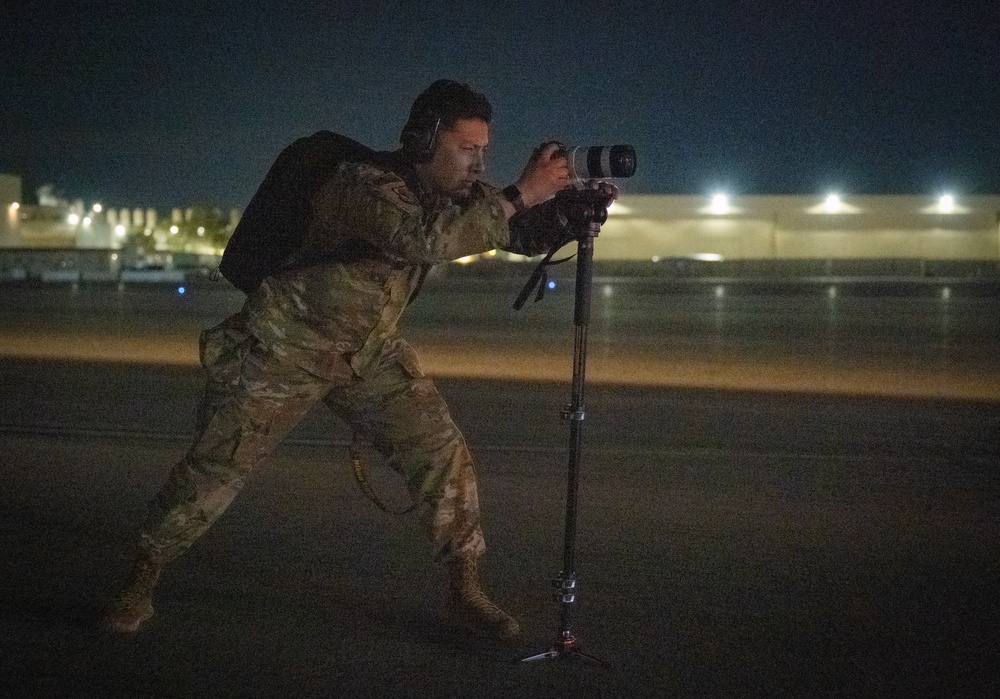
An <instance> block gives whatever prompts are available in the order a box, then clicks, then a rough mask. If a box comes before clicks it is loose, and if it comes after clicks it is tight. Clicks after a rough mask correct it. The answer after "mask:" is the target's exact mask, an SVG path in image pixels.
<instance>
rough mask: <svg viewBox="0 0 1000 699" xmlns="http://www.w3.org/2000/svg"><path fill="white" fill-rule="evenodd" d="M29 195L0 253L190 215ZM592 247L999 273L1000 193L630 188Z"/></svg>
mask: <svg viewBox="0 0 1000 699" xmlns="http://www.w3.org/2000/svg"><path fill="white" fill-rule="evenodd" d="M21 196H22V194H21V182H20V179H19V178H17V177H15V176H12V175H0V203H2V205H3V208H4V212H5V214H6V215H5V216H4V217H3V221H2V224H0V254H2V253H3V250H2V249H3V248H7V249H8V252H11V251H13V250H14V249H16V250H19V251H21V252H22V253H25V252H27V251H29V250H36V251H39V252H40V251H42V250H62V251H64V252H66V251H69V250H76V251H83V250H91V251H93V252H94V253H98V252H99V251H104V252H105V254H107V253H108V251H115V250H120V249H123V248H128V247H129V245H130V243H131V244H132V245H133V247H135V245H136V244H138V245H139V246H140V247H142V246H143V245H144V246H145V248H146V249H148V251H149V252H154V251H156V250H160V251H162V250H164V249H167V248H169V245H168V243H169V241H168V240H166V238H165V236H168V235H169V233H168V232H165V231H169V230H174V231H175V230H176V224H178V223H181V222H182V221H185V220H189V219H190V217H191V215H192V214H191V210H190V209H187V210H181V209H175V210H174V211H172V212H171V215H170V217H169V218H166V219H164V220H159V219H158V216H157V212H156V211H155V210H153V209H148V208H134V209H131V210H130V209H127V208H121V209H114V208H102V207H101V206H100V205H90V206H89V207H88V206H85V205H84V203H83V202H82V201H76V202H73V203H67V202H59V201H46V202H42V201H40V203H39V204H38V205H35V206H30V207H29V206H24V205H22V204H21ZM237 220H238V213H237V212H235V211H234V212H230V214H229V222H228V223H229V226H228V228H229V230H231V229H232V227H234V226H235V223H236V221H237ZM158 223H160V224H162V225H159V226H158V225H157V224H158ZM171 224H174V225H173V226H171ZM168 226H169V228H168ZM144 238H145V239H144ZM205 242H208V241H205ZM220 245H221V243H220ZM215 252H216V253H217V252H218V250H217V249H216V250H215ZM199 253H200V255H201V257H202V258H204V257H205V256H206V255H208V256H211V255H212V254H213V253H212V250H211V249H207V250H200V251H199ZM8 257H9V255H8ZM500 257H501V258H504V259H512V256H506V255H501V256H500ZM594 258H595V260H596V261H598V262H606V263H624V262H629V263H643V262H645V263H663V265H664V266H665V267H671V268H672V269H673V270H674V271H677V272H684V271H685V270H695V269H698V270H705V269H710V270H716V271H721V270H725V271H726V273H729V274H732V273H734V272H737V271H740V270H742V272H743V273H746V274H753V273H755V271H756V272H760V273H765V274H766V273H767V272H768V270H772V271H773V270H775V269H781V270H784V273H791V274H793V275H794V274H798V275H799V276H801V275H802V274H811V275H817V274H824V273H825V274H854V275H862V276H863V275H872V276H879V275H882V276H885V275H893V274H896V275H904V276H914V275H917V276H928V274H930V273H931V272H930V270H932V269H949V270H951V272H950V273H951V274H953V275H954V274H957V275H958V276H964V275H968V274H973V275H983V274H989V275H994V276H995V275H998V274H1000V196H969V197H960V196H957V195H940V196H934V197H924V196H860V195H859V196H848V195H836V194H823V195H816V196H746V197H728V196H726V195H723V194H715V195H713V196H710V197H699V196H677V195H657V194H633V195H629V194H626V195H624V196H622V197H621V199H620V200H619V201H617V202H615V204H614V205H613V206H612V207H611V209H610V211H609V216H608V220H607V222H606V223H605V224H604V225H603V226H602V229H601V232H600V235H599V237H598V240H597V241H596V242H595V247H594ZM108 259H110V257H109V258H108ZM114 259H115V260H116V261H118V256H117V255H114ZM478 259H479V258H478V257H477V258H473V259H468V260H465V262H476V261H478ZM118 264H121V261H119V262H118Z"/></svg>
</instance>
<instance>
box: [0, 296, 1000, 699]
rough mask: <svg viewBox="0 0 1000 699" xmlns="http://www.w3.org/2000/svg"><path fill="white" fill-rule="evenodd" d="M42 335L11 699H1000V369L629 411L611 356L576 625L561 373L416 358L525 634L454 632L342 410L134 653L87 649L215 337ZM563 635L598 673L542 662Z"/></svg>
mask: <svg viewBox="0 0 1000 699" xmlns="http://www.w3.org/2000/svg"><path fill="white" fill-rule="evenodd" d="M34 317H35V315H33V314H31V313H27V312H25V314H23V315H22V316H19V318H20V320H18V321H17V324H8V325H7V326H6V329H5V330H4V331H3V332H0V355H2V356H3V359H2V361H0V386H2V389H3V390H2V391H0V464H2V467H0V474H2V477H3V480H4V483H3V488H0V628H2V630H3V633H2V634H0V697H11V698H20V697H43V698H49V697H53V698H55V697H145V698H153V697H156V698H161V697H162V698H165V697H172V698H181V697H185V698H196V697H197V698H201V697H211V698H214V697H261V698H271V697H277V698H280V699H285V698H290V697H295V698H297V697H338V698H339V697H390V698H395V697H414V698H425V697H426V698H439V697H440V698H444V697H463V698H481V697H482V698H488V697H498V698H499V697H505V698H511V699H518V698H520V697H525V698H527V697H530V698H541V699H549V698H563V697H567V698H569V697H580V698H584V699H585V698H589V697H628V698H634V697H679V698H687V697H900V698H904V697H905V698H912V697H969V698H976V699H980V698H985V697H995V696H1000V677H998V675H997V673H996V668H997V666H998V660H1000V653H998V651H997V648H998V644H1000V601H998V600H1000V598H998V597H997V595H996V594H995V591H996V588H997V577H998V573H1000V477H998V473H997V465H998V464H1000V439H997V437H998V436H1000V398H998V394H997V393H996V385H997V383H996V382H997V378H996V372H995V371H991V370H990V369H989V367H988V364H985V363H977V364H956V363H954V362H924V363H923V364H919V363H917V362H913V365H912V366H911V367H909V369H908V365H907V362H908V361H909V360H904V361H902V362H901V363H900V362H896V363H892V362H887V363H883V364H880V363H879V362H878V361H874V360H873V361H871V362H870V363H869V364H867V365H865V366H854V365H852V366H843V365H839V364H837V363H836V362H833V361H829V358H828V357H827V358H824V357H820V358H819V359H820V360H821V361H815V362H813V363H812V364H810V363H809V362H808V361H804V362H803V363H802V364H801V365H796V364H794V363H793V362H782V361H778V360H777V359H775V360H774V361H773V363H772V364H770V365H768V364H767V363H766V362H756V361H749V362H747V363H746V364H743V365H739V364H733V363H732V362H727V361H721V360H720V358H719V357H713V356H707V355H705V354H700V355H692V356H691V357H690V360H691V364H690V365H685V364H684V363H683V362H682V361H675V360H677V357H664V356H661V357H660V358H659V359H657V358H656V357H647V358H645V359H643V358H642V357H641V356H640V355H635V356H632V357H631V358H630V360H629V361H630V364H629V366H631V367H633V368H632V369H629V370H628V373H627V376H629V377H634V380H633V381H632V382H631V383H628V384H625V383H622V382H621V380H620V379H619V380H617V381H616V380H615V378H614V376H613V375H612V374H611V373H610V372H609V371H608V370H607V369H606V368H604V367H607V366H608V364H607V362H608V361H609V359H608V358H607V357H605V356H603V351H602V349H601V347H600V345H599V343H598V346H597V347H596V348H595V351H594V354H593V357H592V359H593V364H592V366H593V382H592V384H589V385H588V395H587V406H588V413H587V419H586V421H585V433H584V453H583V468H582V472H581V481H580V485H581V488H580V494H579V497H580V499H579V509H578V518H579V522H578V529H577V531H576V536H575V538H574V546H573V550H574V553H575V563H576V565H575V568H576V571H575V572H576V573H577V581H578V594H577V598H576V601H575V602H573V603H572V604H571V605H569V607H568V623H565V624H564V623H563V619H561V612H562V611H563V607H562V605H561V604H560V603H559V602H557V601H556V600H555V599H554V598H553V589H552V586H551V579H552V578H553V577H556V576H557V575H558V574H559V573H560V570H561V566H562V562H563V555H564V546H565V539H564V525H565V502H566V500H565V497H566V486H567V451H566V444H567V441H566V435H567V428H566V424H565V423H564V422H562V421H561V420H560V419H559V418H558V412H559V408H560V407H561V405H562V402H563V401H564V400H565V397H566V392H567V387H566V384H565V373H566V371H565V368H562V369H558V368H555V367H554V365H551V364H550V365H546V364H545V362H546V361H548V362H552V361H553V360H552V357H551V356H548V358H546V357H547V355H550V354H551V352H548V351H541V350H540V351H539V352H538V354H537V355H535V354H531V353H527V354H526V353H525V352H526V350H524V348H522V349H521V350H520V351H514V348H512V346H505V345H504V344H503V343H502V342H501V343H495V344H491V345H490V346H489V347H486V348H485V350H482V349H481V350H480V360H481V361H480V362H479V363H478V364H477V363H475V362H473V361H472V360H471V359H464V358H463V356H462V355H458V354H448V353H447V352H446V351H445V349H444V348H445V347H447V346H448V343H447V342H443V341H442V342H435V338H438V340H440V339H441V338H443V337H444V335H442V333H435V332H429V331H425V333H424V334H423V335H422V336H421V333H420V332H417V333H414V334H415V335H416V336H417V337H418V339H419V340H420V341H421V345H420V348H421V352H422V353H423V356H424V359H425V365H426V366H427V367H428V368H429V369H430V370H431V371H432V372H434V373H435V376H437V377H438V385H439V388H440V389H441V390H442V392H443V393H444V394H445V396H446V397H447V399H448V401H449V404H450V405H451V407H452V411H453V414H454V415H455V416H456V418H457V419H458V421H459V424H460V425H461V427H462V429H463V431H464V433H465V435H466V437H467V438H468V440H469V443H470V445H471V446H472V449H473V452H474V454H475V455H476V457H477V462H478V468H479V480H480V488H481V494H482V505H483V518H484V527H485V530H486V536H487V541H488V547H489V550H488V553H487V556H486V558H485V559H484V568H485V579H486V584H487V588H488V590H489V591H490V592H491V594H492V595H493V596H494V597H495V599H496V600H497V601H498V602H500V603H501V604H502V605H503V606H504V607H505V608H507V609H508V610H509V611H511V612H512V613H513V614H514V615H515V616H516V617H518V619H519V620H520V621H521V622H522V627H523V634H522V636H521V637H520V638H519V639H517V640H516V641H515V642H512V643H505V644H504V643H497V642H494V641H491V640H489V639H484V638H480V637H477V636H474V635H470V634H468V633H465V632H460V631H457V630H455V629H453V628H451V627H449V626H448V625H447V624H446V623H444V622H443V621H442V619H441V618H440V614H439V610H440V607H441V601H442V599H443V591H444V583H445V579H444V571H443V570H442V569H441V568H440V567H438V566H436V565H435V564H434V563H433V562H432V561H430V560H429V558H428V555H427V545H426V543H425V541H424V538H423V534H422V531H421V528H420V526H419V522H418V519H417V516H416V515H414V514H411V515H406V516H394V515H389V514H386V513H383V512H381V511H379V510H378V509H376V508H375V507H374V506H373V505H372V504H371V503H370V502H368V501H367V500H366V499H365V497H364V495H363V494H362V493H361V492H360V490H359V489H358V488H357V485H356V484H355V483H354V482H353V479H352V476H351V474H350V471H349V468H348V467H347V465H346V454H345V451H346V449H345V447H346V443H347V437H348V435H347V434H346V431H345V430H344V428H343V427H342V426H341V425H339V424H338V423H337V422H336V421H335V420H333V419H332V418H330V417H329V416H328V415H326V414H324V413H322V411H320V412H317V413H314V414H312V415H310V417H309V418H308V419H307V421H306V422H305V423H304V424H303V425H302V426H301V427H300V428H299V429H298V430H297V431H296V432H295V434H294V435H293V436H292V437H291V438H290V439H289V440H287V441H286V442H285V443H283V444H282V446H281V447H280V448H279V449H278V450H277V452H276V453H275V454H274V455H273V456H272V457H271V458H270V459H269V460H268V461H267V462H266V464H265V465H264V466H262V467H261V468H260V469H259V470H258V471H257V472H256V473H255V474H254V477H253V479H252V481H251V483H250V485H249V486H248V487H247V488H246V490H245V491H244V492H243V494H242V495H241V496H240V498H238V499H237V501H236V503H235V504H234V505H233V506H232V507H231V508H230V509H229V510H228V511H227V512H226V514H225V515H224V516H223V518H222V519H221V520H220V521H219V522H218V523H217V524H216V525H215V526H214V527H213V528H212V529H211V530H210V531H209V533H208V534H207V535H206V536H205V537H203V538H202V539H201V540H200V541H199V542H198V544H197V545H196V546H195V547H194V548H193V549H192V550H191V551H190V552H188V553H187V554H185V555H184V556H182V557H181V558H179V559H178V560H177V561H176V562H175V563H174V564H173V565H172V566H171V567H170V569H169V570H168V571H167V573H166V575H165V576H164V578H163V581H162V582H161V585H160V586H159V587H158V589H157V595H156V599H155V603H156V616H155V617H154V618H153V619H152V620H151V622H150V623H149V624H148V625H147V627H145V628H144V629H143V630H141V631H140V632H139V633H138V634H135V635H129V636H118V635H113V634H109V633H106V632H104V631H101V630H100V629H99V628H98V625H97V623H96V622H97V619H98V618H99V614H100V610H101V609H102V608H103V606H104V605H105V604H107V602H108V601H109V600H110V599H111V598H112V596H113V594H114V593H115V591H116V590H117V588H118V586H119V584H120V582H121V579H122V578H123V576H124V575H125V573H126V572H127V569H128V566H129V564H130V561H131V548H130V544H131V540H132V536H133V532H134V529H135V527H136V526H137V524H138V523H139V522H140V521H141V518H142V515H143V512H144V507H145V503H146V502H147V501H148V499H149V497H151V496H152V494H153V493H154V492H155V490H156V488H157V487H158V486H159V485H160V483H161V482H162V479H163V477H164V476H165V473H166V470H167V469H168V468H169V466H170V465H171V464H172V463H173V462H174V461H176V460H177V459H178V458H179V457H180V455H181V454H182V453H183V450H184V449H185V448H186V446H187V439H188V433H189V430H190V422H191V418H192V411H193V408H194V404H195V401H196V399H197V394H198V391H199V388H200V383H201V377H200V374H199V371H198V370H197V368H196V366H194V363H193V360H192V357H191V355H190V352H191V346H192V345H193V341H192V340H193V335H191V334H190V333H188V332H187V329H184V332H181V331H176V330H174V331H171V330H170V329H162V328H161V329H159V330H157V332H153V330H148V329H144V328H141V327H140V328H138V329H137V326H136V323H138V321H134V322H133V321H130V323H132V325H128V326H119V325H115V323H117V322H118V321H115V323H111V327H109V328H105V329H104V330H106V332H104V333H103V335H102V334H99V333H95V334H94V335H93V337H92V340H93V341H92V342H91V341H90V340H88V339H87V335H86V333H83V334H81V331H82V330H83V329H85V328H79V327H73V326H74V325H75V324H78V323H79V324H82V325H85V326H86V327H92V326H93V324H94V322H95V321H94V320H93V319H92V318H88V319H87V321H86V323H82V322H78V320H77V319H76V318H77V317H76V316H75V315H73V314H64V315H63V316H61V318H60V319H59V320H58V321H53V323H41V322H39V323H37V324H36V322H35V320H33V318H34ZM196 320H197V319H196ZM199 322H200V321H199ZM53 324H54V325H55V326H58V327H53ZM15 325H16V326H17V329H16V331H14V330H12V329H11V328H12V327H14V326H15ZM447 327H454V326H447ZM447 332H452V331H451V330H448V331H447ZM184 333H187V334H186V338H185V340H184V341H182V340H181V339H180V338H181V336H182V335H184ZM102 338H103V339H102ZM449 339H450V340H452V341H453V342H452V344H455V343H457V344H459V345H463V344H471V345H475V344H476V343H475V342H470V343H463V342H459V341H458V340H457V339H456V338H454V337H451V338H449ZM185 342H186V345H185ZM184 347H186V349H185V348H184ZM480 347H481V345H480ZM483 351H485V352H486V353H487V356H486V357H485V359H486V361H483V360H484V356H483V354H482V352H483ZM532 351H534V350H532ZM977 351H978V350H977ZM473 354H475V352H470V354H469V356H470V357H471V356H472V355H473ZM556 356H562V355H561V354H559V353H556ZM983 356H985V355H983ZM563 359H565V358H564V357H563ZM806 359H808V356H807V357H806ZM814 359H815V358H814ZM620 361H621V357H620V356H619V362H620ZM643 361H645V362H648V364H647V365H643V364H642V362H643ZM463 362H467V363H466V364H463ZM475 366H478V367H483V368H481V369H479V370H478V371H479V373H476V372H475V371H474V367H475ZM547 366H550V367H552V368H550V369H546V368H545V367H547ZM643 366H646V367H647V368H646V369H643V368H642V367H643ZM685 366H691V367H694V368H695V369H693V370H692V371H691V372H687V373H685V369H684V367H685ZM463 367H465V368H463ZM698 367H702V369H700V370H697V368H698ZM918 367H922V369H919V370H918ZM968 367H972V368H971V370H970V369H968ZM526 368H527V369H526ZM755 369H756V370H755ZM526 370H534V371H538V372H548V373H539V374H538V375H528V376H525V375H524V372H525V371H526ZM852 370H853V371H855V372H856V373H854V374H852V373H851V371H852ZM863 371H868V372H870V373H869V374H868V375H867V378H866V375H864V374H863ZM560 372H561V373H560ZM644 372H645V373H644ZM643 376H648V377H650V378H649V380H645V381H644V380H641V379H642V377H643ZM657 377H658V378H657ZM664 377H669V378H666V379H665V378H664ZM782 377H785V380H786V381H787V383H785V384H782V383H780V382H781V381H782ZM984 379H985V380H984ZM764 384H767V385H764ZM372 478H373V483H374V485H375V488H376V491H377V492H378V493H379V494H380V495H381V496H382V497H383V498H384V499H386V500H388V501H389V502H390V503H393V504H397V505H403V504H405V503H406V497H405V494H404V493H403V492H402V490H401V489H400V484H399V482H398V480H397V479H396V477H395V476H394V475H393V474H391V473H389V472H388V471H387V470H386V469H384V468H383V467H377V468H376V469H375V471H374V472H373V474H372ZM563 631H569V632H570V633H571V634H572V635H573V636H574V638H575V639H576V641H577V642H578V647H579V649H580V650H581V651H582V652H583V653H585V654H587V655H589V656H592V657H594V658H596V659H597V660H599V661H600V662H591V661H589V660H587V659H585V658H582V657H578V656H577V655H575V654H571V653H557V654H556V656H555V657H554V658H552V659H543V660H539V661H534V662H523V661H522V659H523V658H525V657H527V656H530V655H533V654H536V653H539V652H545V651H549V650H551V649H553V648H554V647H556V646H557V643H558V641H559V640H560V639H561V638H562V632H563Z"/></svg>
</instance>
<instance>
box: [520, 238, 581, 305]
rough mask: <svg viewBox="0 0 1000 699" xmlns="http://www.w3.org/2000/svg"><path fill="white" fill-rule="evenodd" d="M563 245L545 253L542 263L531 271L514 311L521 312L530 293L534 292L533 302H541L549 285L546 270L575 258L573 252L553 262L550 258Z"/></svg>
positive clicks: (560, 244)
mask: <svg viewBox="0 0 1000 699" xmlns="http://www.w3.org/2000/svg"><path fill="white" fill-rule="evenodd" d="M563 245H564V243H559V244H558V245H556V246H555V247H553V248H552V249H551V250H549V251H548V253H546V255H545V257H543V258H542V261H541V262H539V263H538V265H537V266H536V267H535V269H534V271H532V273H531V276H530V277H528V281H527V283H525V285H524V288H523V289H521V293H520V294H518V295H517V300H516V301H514V310H516V311H520V310H521V307H522V306H524V303H525V302H526V301H527V300H528V297H529V296H531V292H532V291H535V302H536V303H537V302H538V301H541V300H542V297H543V296H544V295H545V287H546V286H548V283H549V271H548V268H549V267H551V266H552V265H560V264H562V263H563V262H568V261H569V260H572V259H573V258H574V257H576V253H575V252H574V253H573V254H572V255H570V256H569V257H564V258H562V259H560V260H555V261H553V260H552V256H553V255H555V254H556V252H558V251H559V249H560V248H561V247H562V246H563ZM536 287H537V289H536Z"/></svg>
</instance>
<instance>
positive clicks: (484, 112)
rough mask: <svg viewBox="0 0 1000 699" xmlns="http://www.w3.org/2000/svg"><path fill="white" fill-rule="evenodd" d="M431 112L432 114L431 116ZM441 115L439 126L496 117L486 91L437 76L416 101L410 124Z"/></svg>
mask: <svg viewBox="0 0 1000 699" xmlns="http://www.w3.org/2000/svg"><path fill="white" fill-rule="evenodd" d="M430 115H433V116H432V117H430ZM429 117H430V118H433V119H435V120H436V119H440V120H441V122H440V126H441V128H444V129H449V128H451V127H452V126H454V125H455V122H456V121H458V120H459V119H481V120H482V121H485V122H486V123H487V124H489V123H490V122H491V121H492V120H493V107H492V106H490V101H489V100H488V99H486V95H484V94H482V93H479V92H476V91H475V90H473V89H472V88H471V87H469V85H467V84H465V83H460V82H458V81H456V80H437V81H435V82H434V83H433V84H431V86H430V87H428V88H427V89H426V90H424V91H423V92H421V93H420V94H419V95H418V96H417V99H415V100H414V101H413V106H412V107H411V108H410V117H409V119H407V124H410V123H426V122H427V121H428V119H429Z"/></svg>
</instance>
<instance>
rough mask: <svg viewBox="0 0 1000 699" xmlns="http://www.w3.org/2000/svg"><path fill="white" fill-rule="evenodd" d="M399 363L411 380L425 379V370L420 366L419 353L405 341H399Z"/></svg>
mask: <svg viewBox="0 0 1000 699" xmlns="http://www.w3.org/2000/svg"><path fill="white" fill-rule="evenodd" d="M397 361H398V362H399V364H400V366H402V367H403V371H405V372H406V373H407V374H408V375H409V377H410V378H411V379H422V378H424V376H425V375H424V370H423V368H421V366H420V359H419V358H418V357H417V351H416V350H415V349H413V348H412V347H410V345H409V344H408V343H407V342H406V341H404V340H400V341H399V355H398V359H397Z"/></svg>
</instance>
